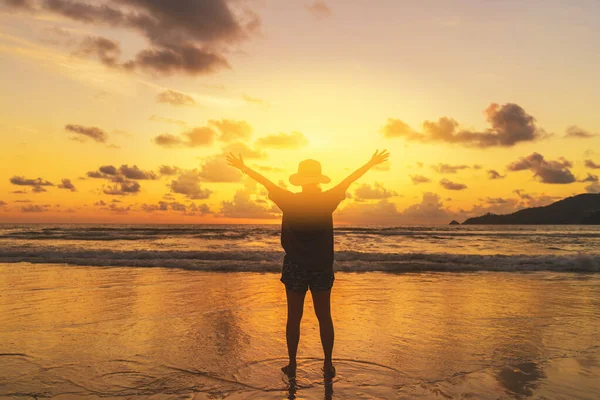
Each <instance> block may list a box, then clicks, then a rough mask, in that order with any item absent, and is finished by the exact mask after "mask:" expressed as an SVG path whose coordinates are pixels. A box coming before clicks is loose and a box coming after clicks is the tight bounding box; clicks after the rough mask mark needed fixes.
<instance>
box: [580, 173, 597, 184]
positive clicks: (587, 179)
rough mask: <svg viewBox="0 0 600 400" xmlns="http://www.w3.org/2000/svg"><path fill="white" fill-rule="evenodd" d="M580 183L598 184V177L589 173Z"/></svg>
mask: <svg viewBox="0 0 600 400" xmlns="http://www.w3.org/2000/svg"><path fill="white" fill-rule="evenodd" d="M579 182H598V175H594V174H590V173H588V174H587V176H586V177H585V178H583V179H581V180H580V181H579Z"/></svg>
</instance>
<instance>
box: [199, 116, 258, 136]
mask: <svg viewBox="0 0 600 400" xmlns="http://www.w3.org/2000/svg"><path fill="white" fill-rule="evenodd" d="M208 123H209V125H212V126H214V127H216V128H217V129H218V130H219V132H220V133H221V134H220V135H219V140H220V141H221V142H231V141H234V140H248V139H249V138H250V135H251V134H252V127H251V126H250V125H249V124H248V123H247V122H246V121H234V120H231V119H222V120H220V121H218V120H210V121H208Z"/></svg>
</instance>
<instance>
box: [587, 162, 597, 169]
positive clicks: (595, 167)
mask: <svg viewBox="0 0 600 400" xmlns="http://www.w3.org/2000/svg"><path fill="white" fill-rule="evenodd" d="M585 166H586V167H587V168H592V169H600V164H596V163H595V162H593V161H592V160H585Z"/></svg>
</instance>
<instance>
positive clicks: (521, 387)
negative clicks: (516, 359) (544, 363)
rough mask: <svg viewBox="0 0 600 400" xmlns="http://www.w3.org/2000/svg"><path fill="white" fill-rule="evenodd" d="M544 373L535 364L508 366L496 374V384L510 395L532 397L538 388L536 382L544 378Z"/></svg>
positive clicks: (526, 363)
mask: <svg viewBox="0 0 600 400" xmlns="http://www.w3.org/2000/svg"><path fill="white" fill-rule="evenodd" d="M544 377H545V374H544V371H543V370H542V369H541V368H540V365H539V364H538V363H536V362H533V361H531V362H525V363H521V364H517V365H514V366H512V365H509V366H505V367H504V368H502V370H501V371H500V372H499V373H498V382H500V384H501V385H502V386H503V387H504V388H506V389H507V390H509V391H510V392H511V393H515V394H517V395H522V396H533V391H534V390H535V389H536V388H537V387H538V385H539V382H538V380H539V379H541V378H544Z"/></svg>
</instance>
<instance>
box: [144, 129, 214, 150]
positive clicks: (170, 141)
mask: <svg viewBox="0 0 600 400" xmlns="http://www.w3.org/2000/svg"><path fill="white" fill-rule="evenodd" d="M216 135H217V133H216V132H215V131H214V130H213V129H212V128H210V127H208V126H202V127H199V128H194V129H192V130H189V131H187V132H184V133H182V134H181V135H179V136H175V135H172V134H170V133H163V134H161V135H158V136H156V137H155V138H154V139H153V141H154V143H155V144H157V145H159V146H162V147H169V148H175V147H192V148H193V147H207V146H210V145H212V144H213V142H214V139H215V137H216Z"/></svg>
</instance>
